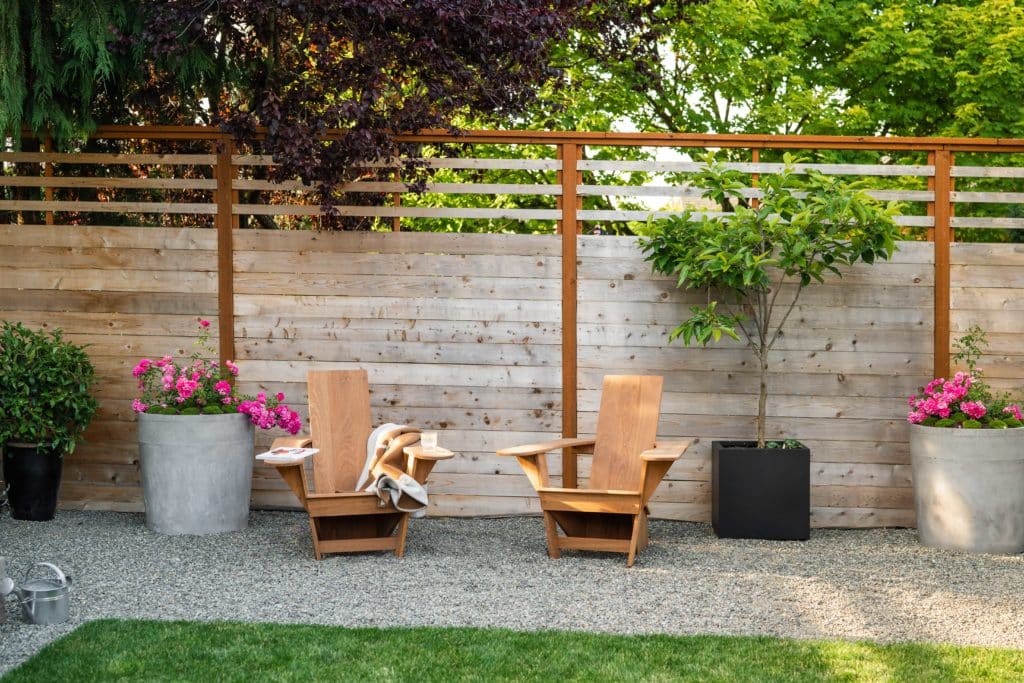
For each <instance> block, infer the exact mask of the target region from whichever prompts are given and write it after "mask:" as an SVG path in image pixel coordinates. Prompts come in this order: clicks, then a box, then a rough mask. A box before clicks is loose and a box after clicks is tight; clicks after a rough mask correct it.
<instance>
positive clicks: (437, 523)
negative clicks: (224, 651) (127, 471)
mask: <svg viewBox="0 0 1024 683" xmlns="http://www.w3.org/2000/svg"><path fill="white" fill-rule="evenodd" d="M651 539H652V542H651V545H650V547H649V548H648V549H647V550H646V551H645V552H643V553H641V554H640V556H639V558H638V560H637V563H636V566H635V567H633V568H632V569H627V568H626V564H625V556H623V555H612V554H592V553H573V552H569V553H565V554H564V555H563V557H562V559H560V560H557V561H556V560H549V559H548V558H547V556H546V554H545V546H544V530H543V525H542V523H541V520H540V519H539V518H512V519H424V520H414V521H413V523H412V526H411V528H410V531H409V541H408V545H407V548H406V556H405V558H404V559H403V560H400V561H399V560H396V559H395V558H394V556H392V555H391V554H388V553H372V554H361V555H332V556H329V557H328V558H327V559H325V560H324V561H322V562H316V561H315V560H314V559H313V552H312V546H311V543H310V538H309V524H308V521H307V518H306V517H305V515H303V514H301V513H296V512H254V513H253V514H252V516H251V517H250V520H249V528H248V529H247V530H246V531H244V532H241V533H236V534H225V535H218V536H206V537H196V536H161V535H158V534H155V533H153V532H150V531H149V530H148V529H146V527H145V525H144V522H143V516H142V515H141V514H131V513H116V512H75V511H61V512H59V513H58V515H57V518H56V520H54V521H53V522H45V523H40V522H19V521H15V520H12V519H11V518H10V517H9V516H7V515H4V516H3V517H0V555H4V556H7V557H8V558H9V562H10V563H11V564H12V565H13V571H12V575H14V577H15V579H16V580H20V579H21V577H22V575H23V574H24V572H25V570H26V569H27V568H28V567H29V565H30V563H31V562H33V561H37V560H47V561H51V562H53V563H55V564H57V565H58V566H60V567H61V568H62V569H64V570H65V571H66V572H67V573H68V574H69V575H70V576H72V577H73V588H74V591H73V597H72V615H71V619H70V621H69V622H67V623H64V624H59V625H53V626H36V625H29V624H26V623H24V622H23V621H22V620H21V615H20V612H19V610H18V609H17V605H16V604H15V603H14V602H13V601H12V600H10V599H9V600H8V621H7V623H3V624H0V674H2V673H3V672H5V671H7V670H9V669H10V668H12V667H14V666H16V665H17V664H19V663H20V662H22V661H24V660H25V659H27V658H28V657H29V656H31V655H32V654H33V653H34V652H35V651H37V650H38V649H39V648H40V647H42V646H43V645H45V644H46V643H48V642H50V641H51V640H53V639H55V638H57V637H59V636H61V635H63V634H65V633H67V632H69V631H71V630H72V629H74V628H75V627H76V626H77V625H79V624H81V623H83V622H85V621H89V620H92V619H97V618H101V617H121V618H148V619H191V620H245V621H262V622H303V623H306V622H309V623H322V624H341V625H345V626H394V625H436V626H442V625H461V626H500V627H508V628H513V629H564V630H587V631H605V632H615V633H654V632H656V633H717V634H763V635H775V636H790V637H795V638H842V639H858V640H860V639H865V640H874V641H906V640H914V641H933V642H948V643H964V644H977V645H991V646H1001V647H1010V648H1019V649H1024V595H1022V591H1021V577H1022V576H1024V571H1022V570H1024V557H1022V556H1019V555H1016V556H997V555H968V554H965V553H956V552H948V551H939V550H932V549H928V548H924V547H923V546H921V545H919V544H918V543H917V540H916V537H915V534H914V531H913V530H891V529H890V530H885V529H874V530H866V531H849V530H815V531H814V532H813V535H812V537H811V540H810V541H807V542H804V543H800V542H766V541H736V540H719V539H717V538H715V536H714V534H713V533H712V532H711V529H710V527H709V526H708V525H706V524H692V523H684V522H664V521H653V522H652V523H651Z"/></svg>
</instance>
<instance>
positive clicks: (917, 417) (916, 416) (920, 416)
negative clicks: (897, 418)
mask: <svg viewBox="0 0 1024 683" xmlns="http://www.w3.org/2000/svg"><path fill="white" fill-rule="evenodd" d="M926 417H927V415H925V414H924V413H922V412H921V411H920V410H915V411H913V412H912V413H910V414H909V415H907V422H909V423H910V424H915V425H916V424H921V423H922V422H924V419H925V418H926Z"/></svg>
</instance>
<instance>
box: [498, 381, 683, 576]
mask: <svg viewBox="0 0 1024 683" xmlns="http://www.w3.org/2000/svg"><path fill="white" fill-rule="evenodd" d="M662 384H663V381H662V378H661V377H656V376H633V375H629V376H606V377H605V378H604V385H603V388H602V391H601V407H600V410H599V412H598V418H597V435H596V437H595V438H593V439H576V438H571V439H555V440H552V441H547V442H544V443H538V444H528V445H525V446H517V447H514V448H503V449H501V450H499V451H498V452H497V453H498V455H502V456H508V455H514V456H516V457H517V458H518V460H519V464H520V465H521V466H522V468H523V472H524V473H525V474H526V476H527V478H528V479H529V480H530V483H531V484H533V487H534V489H535V490H536V491H537V495H538V497H539V498H540V506H541V510H543V512H544V529H545V532H546V534H547V541H548V555H549V556H551V557H552V558H558V557H560V556H561V551H562V550H594V551H603V552H621V553H626V555H627V557H626V564H627V566H630V567H632V566H633V561H634V560H635V558H636V554H637V553H638V552H639V551H640V550H642V549H643V548H645V547H646V546H647V542H648V538H647V503H648V501H649V500H650V499H651V496H652V495H654V491H655V489H657V487H658V484H659V483H661V480H662V479H663V478H664V477H665V474H666V473H667V472H668V470H669V468H670V467H671V466H672V463H674V462H675V461H676V460H678V459H679V457H680V456H681V455H682V454H683V452H684V451H685V450H686V449H687V448H688V447H689V445H690V442H689V441H667V440H666V441H660V442H659V441H658V440H657V439H656V434H657V430H658V418H659V416H660V412H661V393H662ZM558 449H563V452H564V453H565V454H566V455H575V454H576V453H578V452H580V451H583V450H585V451H587V452H591V453H593V456H594V457H593V460H592V464H591V469H590V479H589V481H588V482H587V483H588V484H589V488H555V487H551V486H549V485H548V481H549V474H548V471H547V456H546V454H547V453H548V452H550V451H554V450H558ZM563 457H565V456H563Z"/></svg>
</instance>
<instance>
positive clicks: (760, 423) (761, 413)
mask: <svg viewBox="0 0 1024 683" xmlns="http://www.w3.org/2000/svg"><path fill="white" fill-rule="evenodd" d="M758 360H760V361H761V393H760V395H759V396H758V398H757V447H758V448H764V441H765V439H764V436H765V434H764V433H765V422H766V419H765V414H766V412H767V406H768V351H767V350H765V352H764V353H762V354H759V356H758Z"/></svg>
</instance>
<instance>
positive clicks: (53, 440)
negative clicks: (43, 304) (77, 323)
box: [0, 321, 97, 521]
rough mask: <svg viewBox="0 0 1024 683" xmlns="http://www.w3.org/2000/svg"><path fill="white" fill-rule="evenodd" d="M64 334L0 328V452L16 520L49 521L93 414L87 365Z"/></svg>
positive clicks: (91, 378)
mask: <svg viewBox="0 0 1024 683" xmlns="http://www.w3.org/2000/svg"><path fill="white" fill-rule="evenodd" d="M61 334H62V333H61V331H60V330H54V331H52V332H50V333H49V334H47V333H46V332H43V331H42V330H40V331H35V330H30V329H29V328H27V327H25V326H24V325H22V324H21V323H12V322H6V321H5V322H4V323H3V327H2V329H0V445H2V447H3V461H4V462H3V475H4V482H5V483H6V485H7V498H8V502H9V503H10V505H11V514H12V515H13V516H14V518H15V519H27V520H34V521H46V520H50V519H53V516H54V514H56V510H57V492H58V490H59V489H60V480H61V473H62V471H63V463H64V456H65V455H66V454H69V453H72V452H73V451H74V450H75V445H76V444H77V443H78V442H79V441H80V440H81V439H82V434H83V432H85V428H86V427H87V426H88V425H89V422H90V421H91V420H92V418H93V415H95V414H96V408H97V402H96V397H95V396H93V395H92V391H91V389H92V384H93V381H94V379H95V372H94V370H93V366H92V362H91V361H90V360H89V356H88V355H86V353H85V351H84V349H83V347H81V346H76V345H75V344H72V343H71V342H68V341H65V340H64V339H62V337H61Z"/></svg>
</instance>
